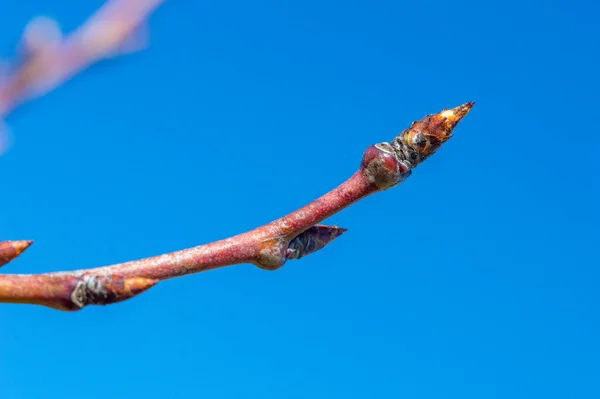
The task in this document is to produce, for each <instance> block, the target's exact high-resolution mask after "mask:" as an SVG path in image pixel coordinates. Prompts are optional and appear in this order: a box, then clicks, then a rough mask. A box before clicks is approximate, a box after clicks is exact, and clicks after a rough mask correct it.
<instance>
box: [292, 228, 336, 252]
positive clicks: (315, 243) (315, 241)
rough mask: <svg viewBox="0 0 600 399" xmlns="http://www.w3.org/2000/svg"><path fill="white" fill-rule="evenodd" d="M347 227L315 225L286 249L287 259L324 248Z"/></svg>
mask: <svg viewBox="0 0 600 399" xmlns="http://www.w3.org/2000/svg"><path fill="white" fill-rule="evenodd" d="M345 232H346V229H343V228H341V227H336V226H324V225H319V224H318V225H315V226H313V227H310V228H309V229H307V230H305V231H304V232H303V233H301V234H299V235H298V236H297V237H295V238H294V239H293V240H292V241H290V244H289V245H288V249H287V251H286V258H287V259H300V258H302V257H303V256H306V255H309V254H312V253H313V252H316V251H318V250H319V249H322V248H323V247H325V246H326V245H327V244H329V243H330V242H331V241H333V240H335V239H336V238H337V237H339V236H341V235H342V234H344V233H345Z"/></svg>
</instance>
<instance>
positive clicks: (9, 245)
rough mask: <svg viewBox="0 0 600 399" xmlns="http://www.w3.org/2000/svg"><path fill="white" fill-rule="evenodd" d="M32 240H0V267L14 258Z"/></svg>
mask: <svg viewBox="0 0 600 399" xmlns="http://www.w3.org/2000/svg"><path fill="white" fill-rule="evenodd" d="M31 244H33V240H18V241H1V242H0V267H2V266H4V265H6V264H7V263H9V262H11V261H13V260H15V259H16V258H17V257H18V256H19V255H21V254H22V253H23V252H25V250H26V249H27V248H29V246H30V245H31Z"/></svg>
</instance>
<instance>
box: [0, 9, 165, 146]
mask: <svg viewBox="0 0 600 399" xmlns="http://www.w3.org/2000/svg"><path fill="white" fill-rule="evenodd" d="M163 1H164V0H109V1H107V3H106V4H104V5H103V6H102V7H101V8H100V9H99V10H98V11H97V12H96V13H95V14H94V15H93V16H92V17H90V18H89V19H88V20H87V21H86V22H85V23H84V24H83V25H82V26H81V27H79V28H78V29H77V30H75V31H74V32H72V33H71V34H70V35H68V36H66V37H64V38H63V37H62V33H61V32H60V28H59V26H58V24H57V23H56V22H55V21H53V20H51V19H49V18H45V17H39V18H36V19H34V20H32V21H31V22H30V23H29V24H28V26H27V27H26V29H25V32H24V33H23V37H22V39H21V43H20V46H19V49H18V50H19V54H18V59H17V60H16V61H14V62H12V63H11V64H12V65H11V66H10V67H9V70H8V71H5V73H4V76H3V77H2V82H0V121H1V120H2V119H4V118H5V117H6V116H7V115H8V114H9V113H10V112H11V111H13V110H14V109H15V108H16V107H17V106H19V105H21V104H22V103H23V102H25V101H27V100H31V99H33V98H37V97H40V96H42V95H44V94H46V93H48V92H49V91H51V90H53V89H55V88H56V87H57V86H59V85H60V84H62V83H64V82H66V81H67V80H69V79H70V78H72V77H73V76H74V75H76V74H78V73H80V72H82V71H83V70H85V69H86V68H88V67H89V66H91V65H93V64H94V63H97V62H99V61H101V60H103V59H106V58H111V57H115V56H118V55H121V54H127V53H131V52H135V51H138V50H141V49H142V48H144V47H145V45H146V37H145V32H146V31H145V25H144V22H145V21H146V19H147V18H148V17H149V16H150V14H151V13H152V11H154V9H155V8H157V7H158V6H159V5H160V4H161V3H162V2H163ZM0 133H2V134H3V136H0V154H1V153H2V152H4V150H5V149H6V137H5V135H6V132H0Z"/></svg>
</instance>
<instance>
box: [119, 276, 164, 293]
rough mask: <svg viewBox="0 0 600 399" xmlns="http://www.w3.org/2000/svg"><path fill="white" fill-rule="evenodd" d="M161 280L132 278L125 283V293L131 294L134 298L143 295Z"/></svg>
mask: <svg viewBox="0 0 600 399" xmlns="http://www.w3.org/2000/svg"><path fill="white" fill-rule="evenodd" d="M158 281H159V280H156V279H152V278H145V277H131V278H127V279H125V281H124V288H125V291H127V292H130V293H131V295H132V296H134V295H138V294H141V293H142V292H144V291H146V290H147V289H149V288H152V287H153V286H154V285H156V283H158Z"/></svg>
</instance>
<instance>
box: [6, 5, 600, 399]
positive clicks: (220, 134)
mask: <svg viewBox="0 0 600 399" xmlns="http://www.w3.org/2000/svg"><path fill="white" fill-rule="evenodd" d="M100 4H101V2H100V1H98V0H94V1H88V2H80V1H67V0H53V1H51V2H49V1H45V2H42V1H39V0H38V1H33V0H30V1H21V2H11V4H9V2H5V3H3V4H2V5H1V6H0V49H1V50H2V51H3V53H4V54H6V55H9V54H11V52H12V49H13V48H12V46H13V45H14V43H16V41H17V39H18V37H19V34H20V33H21V31H22V29H23V27H24V26H25V24H26V22H27V21H28V20H29V19H30V18H32V17H33V16H35V15H37V14H40V13H41V14H46V15H51V16H53V17H55V18H57V19H58V20H59V21H60V22H61V24H62V26H63V27H64V29H65V30H71V29H73V28H74V27H76V26H77V25H78V24H79V23H80V22H81V21H83V20H84V19H85V18H87V16H89V15H90V14H91V13H92V12H93V11H94V10H95V9H96V8H97V7H98V6H99V5H100ZM599 11H600V6H598V3H597V2H592V1H573V2H566V1H512V0H507V1H503V2H497V3H491V2H462V1H452V2H443V1H439V0H430V1H421V2H393V1H375V2H373V1H345V2H342V1H329V0H321V1H314V0H305V1H297V2H291V1H277V2H276V1H256V2H244V1H223V2H192V1H175V0H171V1H168V2H167V3H166V4H165V5H164V6H163V7H162V8H160V9H159V10H158V11H157V13H155V14H154V16H153V17H152V19H151V22H150V27H151V40H152V46H151V48H150V49H149V50H148V51H146V52H144V53H141V54H138V55H134V56H130V57H127V58H122V59H119V60H114V61H110V62H107V63H104V64H102V65H98V66H96V67H94V68H93V69H91V70H90V71H89V72H88V73H86V74H84V75H81V76H79V77H77V78H76V79H74V80H72V81H71V82H69V83H68V84H67V85H65V86H63V87H61V88H60V89H59V90H57V91H55V92H53V93H51V94H49V95H48V96H46V97H44V98H42V99H40V100H37V101H35V102H32V103H30V104H28V105H27V106H26V107H23V108H20V109H19V110H18V111H17V112H15V113H13V114H12V115H11V116H10V117H9V119H8V120H7V123H8V124H9V126H10V127H11V129H12V131H13V133H14V135H15V141H14V145H13V147H12V148H11V150H10V151H9V152H8V153H7V154H5V155H4V156H2V157H1V158H0V167H1V169H2V182H3V195H2V197H1V200H0V204H1V207H2V209H4V214H3V217H2V218H1V223H0V232H1V238H2V239H29V238H31V239H35V240H36V243H35V244H34V246H33V247H32V248H31V249H30V250H28V252H27V253H26V254H25V255H24V256H23V257H22V258H20V259H19V260H18V261H16V262H14V263H12V264H10V265H9V266H6V267H5V268H3V270H2V271H3V272H5V273H39V272H46V271H53V270H71V269H78V268H82V267H91V266H100V265H105V264H110V263H114V262H121V261H125V260H131V259H136V258H142V257H146V256H151V255H156V254H159V253H163V252H167V251H173V250H177V249H182V248H186V247H190V246H194V245H198V244H202V243H206V242H209V241H212V240H216V239H220V238H224V237H226V236H230V235H233V234H236V233H239V232H243V231H246V230H248V229H251V228H253V227H255V226H258V225H260V224H263V223H266V222H269V221H271V220H273V219H275V218H277V217H279V216H281V215H283V214H285V213H287V212H290V211H292V210H294V209H296V208H298V207H299V206H301V205H303V204H305V203H306V202H308V201H310V200H312V199H314V198H316V197H317V196H319V195H321V194H322V193H324V192H326V191H328V190H329V189H331V188H333V187H334V186H335V185H337V184H338V183H340V182H341V181H343V180H344V179H345V178H346V177H348V176H349V175H350V174H351V173H352V172H354V170H355V169H356V168H357V167H358V163H359V161H360V156H361V153H362V151H363V150H364V148H365V147H366V146H368V145H369V144H372V143H376V142H380V141H386V140H390V139H391V138H392V137H393V136H394V135H395V134H396V133H398V132H399V131H401V130H403V129H404V128H406V127H407V126H409V125H410V123H411V122H412V121H413V120H415V119H418V118H421V117H422V116H423V115H425V114H427V113H433V112H437V111H439V110H441V109H442V108H444V107H452V106H456V105H459V104H461V103H463V102H466V101H471V100H475V101H477V104H476V106H475V108H474V109H473V111H472V112H471V114H469V116H468V117H467V118H466V119H465V120H464V121H463V122H462V123H461V125H460V126H459V127H458V129H457V131H456V135H455V137H454V138H453V139H452V140H450V142H448V143H447V144H446V145H445V146H444V147H443V148H442V149H441V150H440V151H438V153H436V154H435V156H433V157H432V158H431V159H429V160H428V161H427V162H426V163H424V164H423V165H422V166H420V167H419V168H418V169H417V170H416V171H415V172H414V173H413V175H412V176H411V177H410V178H409V179H408V180H407V181H406V182H404V183H403V184H402V185H401V186H399V187H397V188H395V189H393V190H390V191H386V192H384V193H379V194H377V195H374V196H372V197H370V198H368V199H366V200H365V201H362V202H360V203H358V204H356V205H355V206H353V207H351V208H349V209H347V210H345V211H343V212H342V213H340V214H338V215H336V216H335V217H333V218H331V219H330V220H329V221H328V222H331V223H332V224H338V225H341V226H344V227H346V228H348V229H349V230H348V232H347V233H346V234H345V235H344V236H343V237H341V238H340V239H338V240H336V241H335V242H334V243H333V244H332V245H331V246H329V247H328V248H327V249H326V250H323V251H320V252H319V253H316V254H313V255H311V256H310V257H307V258H304V259H302V260H301V261H298V262H289V263H288V265H286V267H284V268H283V269H281V270H279V271H277V272H274V273H269V272H265V271H261V270H258V269H256V268H254V267H252V266H249V265H242V266H238V267H231V268H225V269H219V270H215V271H211V272H207V273H201V274H198V275H193V276H188V277H185V278H181V279H176V280H172V281H167V282H164V283H161V284H159V285H158V286H156V287H155V288H153V289H152V290H150V291H148V292H147V293H145V294H144V295H142V296H140V297H138V298H135V299H134V300H131V301H129V302H125V303H122V304H120V305H116V306H110V307H105V308H100V307H96V308H89V309H86V310H84V311H82V312H78V313H75V314H70V313H60V312H56V311H51V310H49V309H45V308H41V307H29V306H19V305H3V306H1V307H0V325H2V328H1V329H0V342H2V345H0V387H1V390H2V398H6V399H12V398H40V397H44V398H76V397H85V398H90V399H91V398H104V397H106V395H110V396H111V397H113V398H125V397H138V396H139V397H148V398H188V397H189V398H211V399H213V398H236V399H237V398H254V397H256V398H311V399H316V398H344V399H348V398H367V397H368V398H436V399H439V398H461V399H467V398H487V399H493V398H513V399H515V398H532V397H539V398H565V397H572V398H578V399H584V398H598V397H600V384H599V383H598V375H600V343H599V340H598V337H599V336H600V322H599V317H598V305H599V304H600V294H598V289H597V287H598V280H599V278H600V272H599V271H598V267H599V266H600V257H599V255H598V245H599V244H598V238H599V237H600V211H599V210H598V204H599V203H600V185H599V179H598V176H599V172H600V170H599V167H598V161H597V160H598V155H597V154H598V147H599V145H600V139H599V134H598V132H599V129H598V123H599V122H598V105H599V103H598V92H599V90H600V80H599V79H598V76H597V71H598V69H599V66H600V65H599V62H598V51H597V50H594V49H595V48H596V49H597V46H598V43H597V40H598V37H600V32H598V27H597V21H596V18H597V15H598V12H599Z"/></svg>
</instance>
